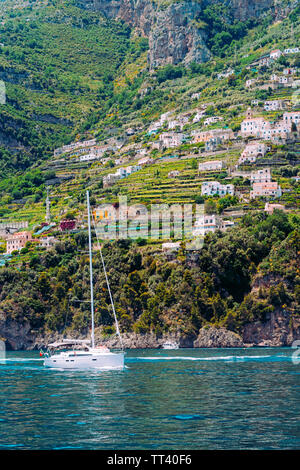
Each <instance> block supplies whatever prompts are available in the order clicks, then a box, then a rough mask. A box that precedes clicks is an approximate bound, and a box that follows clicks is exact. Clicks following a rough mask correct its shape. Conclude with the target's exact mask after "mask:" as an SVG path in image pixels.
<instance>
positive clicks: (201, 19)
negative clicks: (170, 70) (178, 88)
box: [77, 0, 295, 68]
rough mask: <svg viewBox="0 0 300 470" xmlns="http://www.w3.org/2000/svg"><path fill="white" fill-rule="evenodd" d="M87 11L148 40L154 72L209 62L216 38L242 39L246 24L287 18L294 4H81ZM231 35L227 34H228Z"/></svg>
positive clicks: (82, 0) (231, 0) (98, 0)
mask: <svg viewBox="0 0 300 470" xmlns="http://www.w3.org/2000/svg"><path fill="white" fill-rule="evenodd" d="M77 3H78V5H80V6H82V7H83V8H86V9H88V10H93V11H99V12H101V13H102V14H104V15H106V16H107V17H108V18H117V19H121V20H123V21H124V22H125V23H127V24H128V25H130V26H131V27H133V28H135V29H136V30H137V31H138V32H139V33H140V34H142V35H144V36H147V37H148V38H149V65H150V68H155V67H158V66H160V65H165V64H170V63H171V64H178V63H180V62H184V63H187V64H188V63H191V62H197V63H201V62H206V61H207V60H209V58H210V57H211V55H212V52H213V53H217V52H218V49H219V47H217V48H215V49H213V51H211V46H212V45H213V43H214V41H212V40H213V39H214V36H215V34H219V35H220V38H221V37H222V34H223V38H224V39H225V38H226V40H227V41H228V40H229V41H230V40H234V39H239V38H240V37H242V36H243V35H245V33H246V30H247V28H246V26H249V25H251V24H255V23H257V22H258V20H261V19H262V17H266V16H267V15H269V16H270V18H271V19H272V20H277V19H280V18H282V17H283V16H286V15H287V14H288V13H289V12H290V11H291V9H292V8H294V7H295V2H292V1H283V2H279V3H278V2H277V1H276V0H247V1H241V0H203V1H201V2H199V1H189V0H181V1H173V0H156V1H151V0H117V1H111V0H92V1H91V0H77ZM225 31H226V33H227V34H228V36H227V37H226V36H224V32H225Z"/></svg>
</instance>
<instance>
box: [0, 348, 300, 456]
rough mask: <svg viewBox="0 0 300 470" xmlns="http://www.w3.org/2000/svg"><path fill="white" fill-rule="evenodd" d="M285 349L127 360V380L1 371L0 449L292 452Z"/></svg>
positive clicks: (30, 363) (295, 408) (27, 361)
mask: <svg viewBox="0 0 300 470" xmlns="http://www.w3.org/2000/svg"><path fill="white" fill-rule="evenodd" d="M291 354H292V350H291V349H288V348H286V349H272V348H268V349H230V350H228V349H211V350H207V349H202V350H201V349H183V350H179V351H166V350H165V351H163V350H136V351H129V352H128V353H127V355H126V365H127V367H126V370H124V371H114V372H107V371H106V372H90V371H89V372H87V371H81V372H78V371H76V372H74V371H73V372H72V371H59V370H53V369H45V368H44V367H43V362H42V360H40V358H39V354H38V352H8V353H7V360H6V361H5V362H2V363H0V449H118V450H121V449H150V450H151V449H299V448H300V431H299V412H300V404H299V403H300V401H299V385H300V384H299V373H300V365H295V364H293V363H292V360H291Z"/></svg>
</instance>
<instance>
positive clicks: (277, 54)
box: [270, 49, 283, 60]
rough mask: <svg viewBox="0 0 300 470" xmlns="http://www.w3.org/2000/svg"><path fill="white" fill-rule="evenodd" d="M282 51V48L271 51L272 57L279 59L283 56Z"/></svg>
mask: <svg viewBox="0 0 300 470" xmlns="http://www.w3.org/2000/svg"><path fill="white" fill-rule="evenodd" d="M282 54H283V53H282V52H281V50H280V49H274V50H273V51H271V52H270V59H273V60H278V59H279V58H280V57H281V56H282Z"/></svg>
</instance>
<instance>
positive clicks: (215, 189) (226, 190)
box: [201, 181, 234, 196]
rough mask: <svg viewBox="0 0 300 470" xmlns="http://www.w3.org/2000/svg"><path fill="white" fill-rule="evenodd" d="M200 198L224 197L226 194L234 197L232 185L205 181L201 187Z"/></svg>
mask: <svg viewBox="0 0 300 470" xmlns="http://www.w3.org/2000/svg"><path fill="white" fill-rule="evenodd" d="M201 194H202V196H215V195H218V196H226V194H230V195H231V196H233V195H234V186H233V184H221V183H219V182H218V181H205V182H204V183H202V185H201Z"/></svg>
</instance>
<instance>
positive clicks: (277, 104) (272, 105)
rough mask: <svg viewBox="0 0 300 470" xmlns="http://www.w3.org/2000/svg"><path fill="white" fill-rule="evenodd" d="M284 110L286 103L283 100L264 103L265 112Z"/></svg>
mask: <svg viewBox="0 0 300 470" xmlns="http://www.w3.org/2000/svg"><path fill="white" fill-rule="evenodd" d="M285 108H286V102H285V101H284V100H271V101H265V102H264V110H265V111H279V110H281V109H285Z"/></svg>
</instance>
